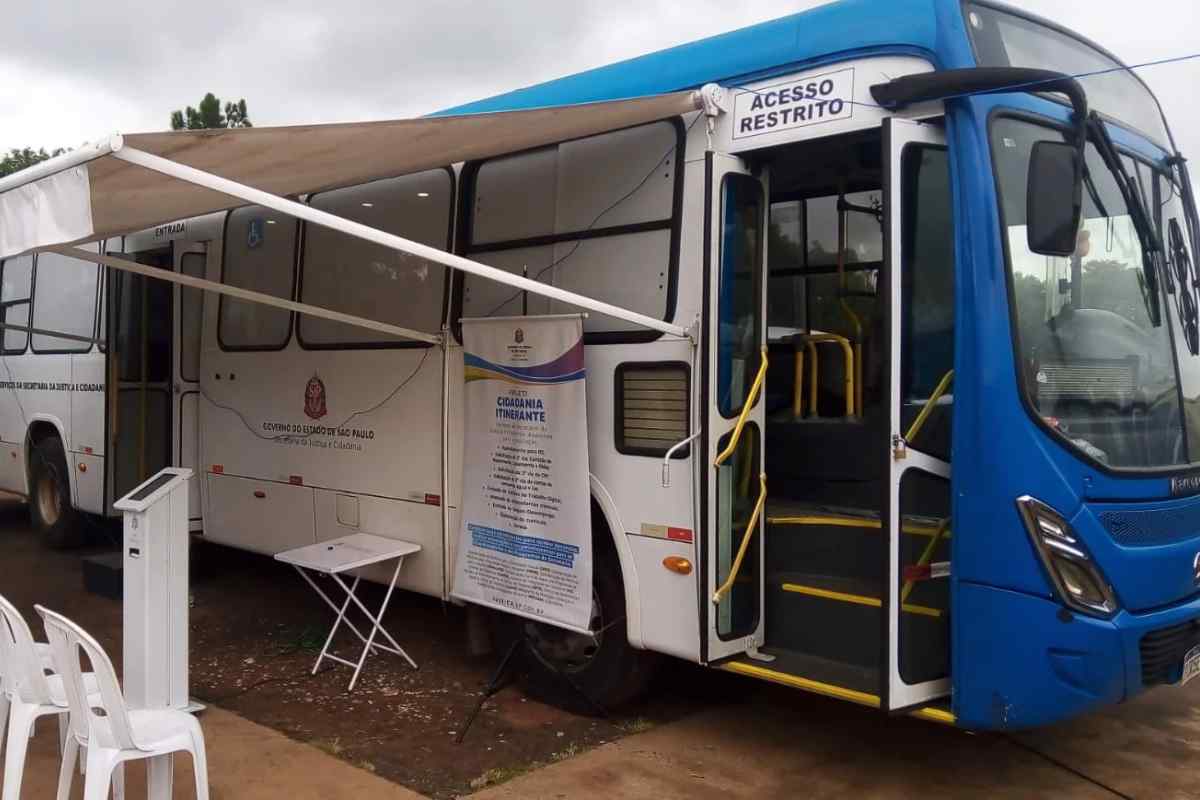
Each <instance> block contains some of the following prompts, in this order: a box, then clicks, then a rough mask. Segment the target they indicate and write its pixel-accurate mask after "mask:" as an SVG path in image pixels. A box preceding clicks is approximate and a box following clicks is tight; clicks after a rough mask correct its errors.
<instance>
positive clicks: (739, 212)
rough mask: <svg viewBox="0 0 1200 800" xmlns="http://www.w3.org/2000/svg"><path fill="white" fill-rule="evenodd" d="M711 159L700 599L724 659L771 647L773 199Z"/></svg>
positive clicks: (713, 655) (710, 649)
mask: <svg viewBox="0 0 1200 800" xmlns="http://www.w3.org/2000/svg"><path fill="white" fill-rule="evenodd" d="M707 159H708V160H707V162H706V165H705V169H706V175H707V178H708V184H707V187H708V191H707V194H706V201H707V208H706V209H705V213H706V217H705V240H706V241H705V248H706V250H705V271H704V272H705V281H706V284H705V286H706V291H705V295H706V298H707V300H706V302H707V306H708V307H707V309H706V311H707V313H706V315H705V319H706V325H705V333H704V337H705V370H704V374H705V376H706V377H705V386H706V389H705V391H706V398H705V401H706V402H705V404H704V407H705V414H706V419H705V424H704V430H705V432H704V436H705V452H706V453H707V457H706V458H705V459H704V461H703V463H702V464H701V466H700V469H701V470H702V473H701V474H702V492H701V497H702V503H701V508H702V513H703V514H704V521H705V524H704V526H703V530H704V536H703V547H704V550H703V558H702V563H703V565H704V567H703V576H704V583H703V588H704V596H703V597H702V598H701V599H702V603H703V606H704V608H705V610H706V611H705V614H704V615H703V616H704V618H705V620H706V622H705V654H706V659H705V660H706V661H715V660H718V659H722V658H727V657H730V656H735V655H740V654H743V653H746V652H748V651H749V652H750V653H754V652H755V651H756V650H757V648H758V647H759V646H761V645H762V643H763V630H764V614H763V587H764V583H763V576H764V569H763V566H764V564H763V552H764V548H763V536H764V535H765V532H766V526H765V522H764V519H765V515H764V513H763V508H764V504H765V502H766V483H765V478H764V477H763V468H764V467H763V432H764V428H765V426H764V422H765V412H764V408H765V406H766V403H765V401H764V400H763V397H762V392H761V391H760V390H761V388H762V384H763V383H764V382H765V380H766V374H765V355H764V353H763V346H764V345H765V343H766V320H765V316H766V314H765V300H766V294H765V288H764V277H763V276H764V269H765V264H766V235H765V231H766V224H767V221H766V207H767V199H766V198H767V192H766V187H765V185H764V179H763V178H760V177H757V176H754V175H752V174H750V171H749V169H748V168H747V167H746V165H745V163H744V162H743V161H742V160H741V159H738V158H735V157H733V156H728V155H724V154H720V153H709V154H708V156H707Z"/></svg>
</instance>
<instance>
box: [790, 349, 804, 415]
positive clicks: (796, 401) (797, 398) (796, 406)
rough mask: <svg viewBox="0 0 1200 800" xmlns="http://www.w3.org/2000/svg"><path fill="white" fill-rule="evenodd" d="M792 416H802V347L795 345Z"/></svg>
mask: <svg viewBox="0 0 1200 800" xmlns="http://www.w3.org/2000/svg"><path fill="white" fill-rule="evenodd" d="M792 416H793V417H795V418H796V419H800V418H801V417H803V416H804V349H803V348H801V347H800V346H799V345H797V347H796V377H795V379H794V381H793V384H792Z"/></svg>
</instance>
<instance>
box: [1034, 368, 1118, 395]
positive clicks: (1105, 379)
mask: <svg viewBox="0 0 1200 800" xmlns="http://www.w3.org/2000/svg"><path fill="white" fill-rule="evenodd" d="M1041 372H1042V375H1041V376H1039V379H1038V383H1039V386H1038V395H1039V396H1040V397H1041V398H1042V399H1044V400H1062V399H1073V398H1083V399H1089V398H1092V397H1096V396H1101V397H1121V396H1124V395H1128V394H1130V393H1132V392H1133V390H1134V387H1136V386H1137V369H1136V367H1135V366H1134V364H1131V363H1129V362H1123V361H1110V362H1094V363H1076V364H1055V363H1043V364H1042V365H1041ZM1042 378H1044V379H1045V380H1044V381H1043V380H1042Z"/></svg>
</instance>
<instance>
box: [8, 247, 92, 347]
mask: <svg viewBox="0 0 1200 800" xmlns="http://www.w3.org/2000/svg"><path fill="white" fill-rule="evenodd" d="M86 246H87V245H84V247H86ZM97 247H99V245H98V244H97ZM99 254H100V250H99V249H97V250H96V255H97V256H99ZM64 257H65V258H72V259H74V260H75V261H83V262H84V263H85V264H87V263H90V264H91V265H92V266H93V267H95V268H96V284H95V286H94V287H93V288H92V303H91V305H92V324H91V329H92V339H93V341H92V342H90V343H89V344H87V345H85V344H84V343H83V342H75V343H74V344H75V347H69V346H62V347H55V348H50V349H45V350H43V349H41V348H39V347H37V346H36V345H34V343H33V342H34V337H35V336H39V335H40V336H44V337H46V338H50V339H54V338H57V337H55V336H53V335H52V334H49V333H45V334H36V333H34V332H33V329H34V328H36V327H38V326H37V325H35V324H34V316H33V315H34V310H35V308H36V306H37V303H36V301H37V284H38V278H37V274H38V265H39V264H40V263H41V261H42V254H41V253H36V254H34V256H33V265H32V266H31V267H30V274H29V325H28V327H29V331H27V332H26V336H27V337H28V342H27V343H26V349H27V350H28V351H29V352H30V353H34V354H36V355H39V356H53V355H75V356H77V355H81V354H83V353H90V352H92V348H94V347H95V346H96V344H97V342H96V341H94V340H95V339H96V320H97V317H98V316H99V314H97V313H96V312H97V306H96V298H97V296H98V295H99V294H100V263H99V262H88V261H84V259H82V258H75V257H74V256H64ZM43 330H46V331H50V330H53V329H52V328H44V329H43ZM60 333H66V331H60ZM70 335H74V334H70ZM60 341H62V342H65V343H67V344H70V343H71V341H72V340H70V339H61V340H60Z"/></svg>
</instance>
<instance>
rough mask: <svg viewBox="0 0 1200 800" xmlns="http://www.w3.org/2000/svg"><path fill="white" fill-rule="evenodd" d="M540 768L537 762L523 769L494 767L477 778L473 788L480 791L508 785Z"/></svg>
mask: <svg viewBox="0 0 1200 800" xmlns="http://www.w3.org/2000/svg"><path fill="white" fill-rule="evenodd" d="M539 766H541V765H540V764H538V763H537V762H534V763H533V764H529V765H527V766H523V767H493V768H492V769H489V770H488V771H487V772H485V773H483V774H482V775H480V776H479V777H478V778H475V779H474V780H473V781H471V788H472V789H474V790H476V791H478V790H479V789H485V788H487V787H488V786H499V785H500V784H502V783H507V782H509V781H511V780H512V779H513V778H517V777H520V776H521V775H524V774H525V773H526V772H529V771H530V770H531V769H536V768H537V767H539Z"/></svg>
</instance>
